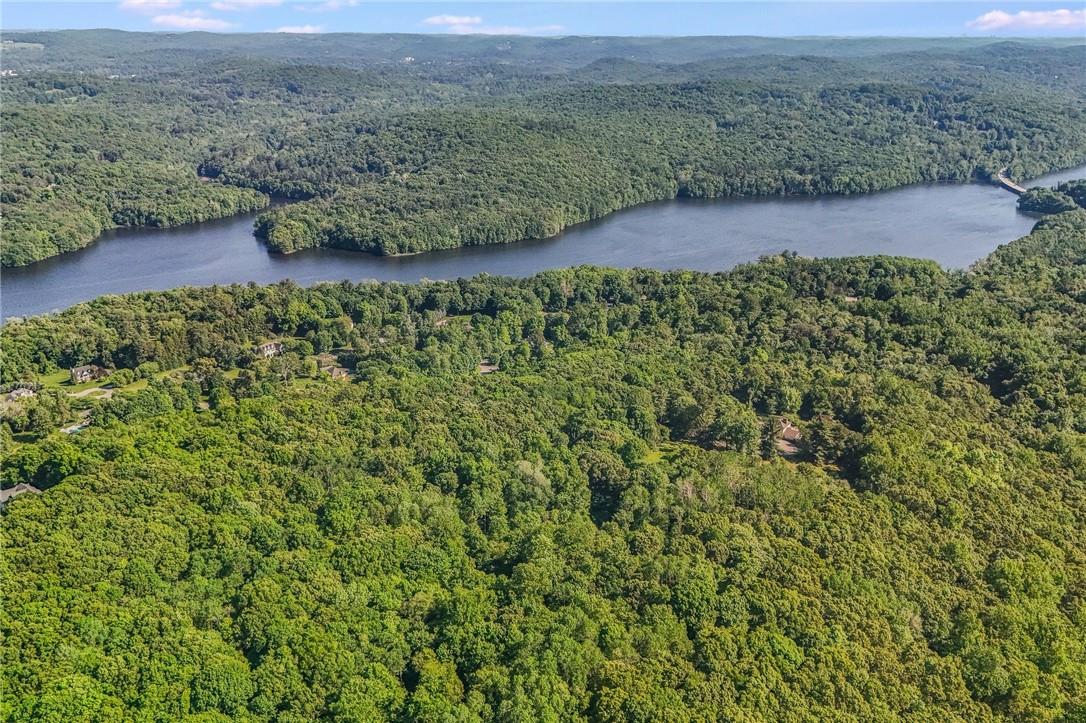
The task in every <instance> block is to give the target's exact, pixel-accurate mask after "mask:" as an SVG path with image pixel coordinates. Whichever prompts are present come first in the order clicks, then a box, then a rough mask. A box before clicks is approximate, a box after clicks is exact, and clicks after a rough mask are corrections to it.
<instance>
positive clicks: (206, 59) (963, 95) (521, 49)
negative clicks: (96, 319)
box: [0, 31, 1086, 266]
mask: <svg viewBox="0 0 1086 723" xmlns="http://www.w3.org/2000/svg"><path fill="white" fill-rule="evenodd" d="M4 53H5V65H6V67H7V68H9V69H10V70H11V71H12V72H14V73H16V75H14V76H7V77H4V78H3V80H2V86H0V90H2V97H0V100H2V101H3V103H2V106H3V107H2V109H0V114H2V117H0V124H2V128H3V130H4V132H5V133H4V154H3V161H2V164H3V165H2V170H3V174H2V188H0V203H2V206H3V214H4V221H5V234H4V243H3V247H2V250H0V260H2V263H3V264H4V265H5V266H12V265H22V264H27V263H32V262H34V261H36V260H40V259H43V258H46V257H49V256H52V255H55V254H58V253H62V252H65V251H70V250H73V249H76V248H79V247H81V246H85V245H86V244H88V243H90V242H91V241H92V240H93V239H94V238H95V237H96V236H97V235H98V234H99V233H100V232H101V231H102V230H104V229H107V228H112V227H116V226H133V225H141V226H145V225H150V226H166V225H175V224H179V223H186V222H190V221H197V220H204V219H210V218H215V217H219V216H224V215H229V214H233V213H237V212H240V211H247V210H253V209H258V208H262V207H263V206H265V205H267V204H268V196H270V195H271V196H276V195H278V196H288V197H290V198H293V199H295V200H298V201H299V202H298V203H295V204H291V205H289V206H284V207H278V208H276V209H274V210H271V211H269V212H268V213H267V214H265V215H264V216H262V217H261V219H260V221H259V223H258V225H257V231H258V233H259V234H260V235H261V236H262V237H264V238H265V239H266V240H267V241H268V244H269V245H270V246H271V248H273V249H276V250H279V251H287V252H289V251H293V250H296V249H299V248H304V247H308V246H335V247H340V248H348V249H359V250H366V251H373V252H377V253H384V254H393V253H411V252H417V251H425V250H430V249H437V248H448V247H454V246H462V245H472V244H486V243H502V242H510V241H516V240H520V239H524V238H536V237H541V236H548V235H552V234H554V233H556V232H558V231H559V230H561V229H562V228H564V227H566V226H568V225H570V224H573V223H577V222H579V221H584V220H588V219H592V218H597V217H599V216H601V215H604V214H607V213H609V212H611V211H614V210H616V209H620V208H624V207H627V206H630V205H634V204H637V203H642V202H645V201H650V200H656V199H664V198H671V197H675V196H677V195H686V196H697V197H710V196H723V195H758V194H783V193H808V194H809V193H862V192H867V191H873V190H877V189H883V188H889V187H893V186H899V185H903V184H907V183H915V182H920V181H953V182H966V181H970V180H982V181H984V180H987V179H988V178H989V177H990V176H991V175H992V174H994V173H995V171H996V170H998V169H1000V168H1003V167H1007V168H1009V171H1010V173H1011V174H1012V175H1013V176H1014V177H1015V178H1020V179H1024V178H1029V177H1034V176H1036V175H1039V174H1041V173H1043V172H1045V171H1048V170H1053V169H1056V168H1063V167H1068V166H1071V165H1074V164H1077V163H1081V162H1082V161H1083V160H1084V159H1086V112H1084V110H1086V84H1084V82H1083V78H1084V77H1086V62H1084V60H1083V54H1082V45H1081V43H1079V44H1073V43H1062V42H1052V43H1039V42H1038V43H1017V42H1016V43H1006V42H990V41H987V42H985V41H978V40H961V41H956V40H949V39H947V40H938V41H922V40H869V39H868V40H865V39H855V40H828V39H809V40H803V39H797V40H781V39H761V38H678V39H645V38H558V39H542V38H516V39H504V38H482V37H480V38H474V37H470V38H469V37H438V36H425V37H423V36H377V35H374V36H370V35H349V34H348V35H339V34H328V35H321V36H319V37H318V36H314V37H283V36H280V37H270V36H268V35H262V36H248V35H242V36H219V35H214V34H203V33H188V34H159V33H151V34H139V33H116V32H113V31H85V32H48V33H46V32H42V33H9V34H7V35H6V36H5V43H4Z"/></svg>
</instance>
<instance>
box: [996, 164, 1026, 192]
mask: <svg viewBox="0 0 1086 723" xmlns="http://www.w3.org/2000/svg"><path fill="white" fill-rule="evenodd" d="M997 178H998V179H999V185H1000V186H1003V188H1005V189H1007V190H1008V191H1010V192H1011V193H1017V194H1018V195H1019V196H1021V195H1022V194H1023V193H1025V192H1026V189H1024V188H1022V187H1021V186H1019V185H1018V184H1017V183H1015V182H1014V181H1012V180H1011V179H1009V178H1007V169H1006V168H1002V169H1000V171H999V175H998V176H997Z"/></svg>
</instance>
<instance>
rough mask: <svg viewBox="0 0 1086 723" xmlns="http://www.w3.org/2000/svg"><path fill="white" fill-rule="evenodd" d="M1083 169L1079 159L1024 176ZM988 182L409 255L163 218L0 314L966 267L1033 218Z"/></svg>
mask: <svg viewBox="0 0 1086 723" xmlns="http://www.w3.org/2000/svg"><path fill="white" fill-rule="evenodd" d="M1082 177H1086V166H1082V167H1079V168H1074V169H1070V170H1067V171H1063V172H1060V173H1055V174H1051V175H1049V176H1044V177H1042V178H1039V179H1034V180H1033V181H1030V183H1029V184H1028V185H1045V186H1047V185H1052V184H1055V183H1058V182H1059V181H1063V180H1068V179H1071V178H1082ZM1015 200H1016V197H1015V196H1014V195H1013V194H1011V193H1009V192H1008V191H1005V190H1003V189H1001V188H998V187H996V186H988V185H979V184H971V185H948V184H930V185H918V186H908V187H906V188H900V189H896V190H893V191H885V192H881V193H874V194H869V195H864V196H819V197H787V198H782V197H773V198H761V199H749V198H748V199H737V198H733V199H718V200H691V199H677V200H674V201H661V202H659V203H651V204H647V205H644V206H638V207H636V208H632V209H627V210H625V211H620V212H618V213H615V214H612V215H610V216H607V217H606V218H603V219H601V220H599V221H592V222H589V223H585V224H580V225H578V226H574V227H572V228H569V229H567V230H566V231H565V232H564V233H562V234H559V235H558V236H555V237H552V238H548V239H542V240H538V241H522V242H519V243H515V244H506V245H498V246H475V247H470V248H462V249H453V250H449V251H434V252H430V253H425V254H419V255H416V256H403V257H382V256H373V255H370V254H364V253H357V252H350V251H337V250H330V249H308V250H306V251H301V252H298V253H295V254H291V255H289V256H284V255H280V254H274V253H270V252H269V251H268V250H267V249H266V247H265V246H264V244H263V243H262V242H260V241H259V240H257V239H256V238H255V237H254V236H253V233H252V230H253V220H254V219H255V218H256V215H257V214H246V215H242V216H235V217H232V218H229V219H222V220H219V221H209V222H207V223H200V224H192V225H189V226H181V227H178V228H172V229H124V230H116V231H110V232H108V233H106V234H103V235H102V236H101V237H100V238H99V239H98V240H97V241H96V242H95V243H94V244H92V245H91V246H88V247H87V248H85V249H82V250H80V251H75V252H72V253H69V254H64V255H62V256H58V257H56V258H52V259H48V260H46V261H41V262H39V263H36V264H32V265H30V266H25V267H21V268H15V269H4V270H3V272H2V273H3V275H2V283H0V288H2V291H0V294H2V295H0V314H2V315H3V317H10V316H25V315H29V314H40V313H43V312H48V311H54V310H60V309H63V308H66V307H68V306H71V305H72V304H76V303H78V302H80V301H86V300H89V299H93V298H94V297H96V296H101V295H103V294H119V293H125V292H130V291H144V290H159V289H170V288H174V287H177V286H208V285H211V284H232V283H244V282H248V281H255V282H257V283H271V282H274V281H279V280H281V279H287V278H289V279H293V280H294V281H296V282H298V283H300V284H307V285H308V284H312V283H316V282H318V281H340V280H343V279H349V280H352V281H364V280H379V281H405V282H413V281H419V280H421V279H453V278H457V277H461V276H474V275H476V274H479V273H483V272H485V273H488V274H493V275H504V276H530V275H532V274H535V273H537V272H539V271H542V270H544V269H551V268H557V267H562V266H576V265H579V264H598V265H601V266H621V267H632V266H644V267H653V268H658V269H676V268H686V269H695V270H700V271H724V270H727V269H730V268H732V267H733V266H735V265H737V264H741V263H745V262H748V261H754V260H756V259H757V258H758V257H760V256H763V255H765V254H773V253H779V252H781V251H786V250H788V251H795V252H797V253H799V254H802V255H804V256H853V255H861V254H862V255H870V254H893V255H899V256H912V257H917V258H926V259H933V260H935V261H937V262H939V263H940V264H942V265H943V266H947V267H952V268H963V267H966V266H968V265H969V264H971V263H972V262H974V261H976V260H977V259H979V258H982V257H984V256H986V255H987V254H988V253H990V252H991V251H992V250H993V249H995V248H996V247H997V246H999V245H1000V244H1003V243H1006V242H1008V241H1012V240H1014V239H1016V238H1018V237H1020V236H1024V235H1025V234H1027V233H1029V230H1030V228H1032V226H1033V223H1034V221H1035V219H1033V218H1030V217H1028V216H1025V215H1022V214H1020V213H1018V212H1017V210H1016V206H1015Z"/></svg>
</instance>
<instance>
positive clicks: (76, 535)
mask: <svg viewBox="0 0 1086 723" xmlns="http://www.w3.org/2000/svg"><path fill="white" fill-rule="evenodd" d="M949 241H950V240H949V239H948V242H949ZM268 340H280V341H281V342H282V343H283V345H284V346H283V353H282V354H280V355H277V356H273V357H271V358H267V359H265V358H255V357H254V353H253V347H254V345H255V344H258V343H261V342H265V341H268ZM1084 342H1086V211H1082V210H1075V211H1070V212H1066V213H1062V214H1059V215H1051V216H1048V217H1046V218H1044V219H1043V220H1041V221H1040V222H1039V223H1038V225H1037V226H1036V228H1035V230H1034V232H1033V233H1032V234H1031V235H1030V236H1028V237H1026V238H1023V239H1020V240H1018V241H1016V242H1013V243H1011V244H1009V245H1007V246H1004V247H1002V248H1000V249H999V250H997V251H996V252H995V253H993V254H992V255H991V256H990V257H989V258H987V259H985V260H984V261H982V262H980V263H979V264H977V265H976V266H975V267H974V268H973V269H971V270H969V271H967V272H949V271H945V270H943V269H941V268H939V267H938V266H937V265H935V264H933V263H931V262H926V261H918V260H909V259H902V258H888V257H871V258H848V259H837V260H832V259H830V260H812V259H803V258H798V257H796V256H794V255H790V254H786V255H782V256H775V257H771V258H766V259H764V260H762V261H761V262H759V263H757V264H753V265H749V266H744V267H740V268H738V269H736V270H734V271H732V272H729V273H725V274H714V275H708V274H700V273H691V272H659V271H648V270H634V271H617V270H608V269H598V268H579V269H570V270H559V271H548V272H545V273H542V274H540V275H538V276H535V277H533V278H529V279H523V280H511V279H502V278H490V277H479V278H475V279H471V280H460V281H456V282H435V283H426V284H420V285H412V286H404V285H398V284H363V285H353V284H348V283H342V284H325V285H320V286H316V287H314V288H309V289H306V288H299V287H297V286H295V285H292V284H289V283H282V284H279V285H275V286H269V287H258V286H252V285H250V286H232V287H217V288H208V289H180V290H175V291H169V292H156V293H144V294H134V295H128V296H123V297H109V298H103V299H99V300H97V301H94V302H91V303H87V304H81V305H79V306H76V307H74V308H72V309H70V310H68V311H65V312H63V313H61V314H57V315H53V316H48V317H36V318H30V319H27V320H23V321H18V322H12V323H9V325H8V326H7V327H6V328H5V333H4V334H3V337H2V339H0V348H2V351H3V361H4V363H3V367H2V368H3V375H4V381H5V382H9V383H11V382H16V381H24V382H34V381H37V382H40V383H43V384H45V385H46V388H43V389H42V390H41V391H40V392H39V394H37V395H36V396H35V397H32V398H29V399H25V400H23V401H20V402H19V403H18V404H19V405H24V406H23V407H22V408H21V409H14V410H13V409H11V408H9V409H8V410H7V413H6V415H5V422H4V425H3V434H4V437H5V439H4V443H5V447H6V448H7V449H8V450H10V451H9V453H8V454H6V455H5V460H4V465H3V475H4V479H5V485H9V484H13V483H15V482H30V483H33V484H35V485H37V486H38V487H39V488H41V489H43V490H44V492H43V493H42V494H40V495H34V494H24V495H22V496H19V497H17V498H15V499H13V500H12V501H11V502H10V503H9V504H8V506H7V508H6V510H5V511H4V513H3V517H2V530H3V536H4V548H5V554H4V556H3V559H2V561H0V574H2V576H3V579H2V589H3V594H4V600H3V606H2V613H0V620H2V630H3V646H4V649H3V658H4V661H5V663H4V668H3V695H2V696H0V706H2V709H3V712H2V716H3V717H4V718H5V719H6V720H12V721H73V720H116V719H137V720H163V721H166V720H169V721H177V720H193V721H196V720H199V721H212V720H252V721H262V720H276V721H309V720H337V721H378V720H395V721H409V720H410V721H448V720H463V721H471V720H479V721H489V720H501V721H567V720H585V719H591V720H597V721H662V720H667V721H711V720H749V721H763V720H764V721H777V720H812V721H814V720H841V721H844V720H863V721H868V720H910V721H912V720H921V721H954V720H957V721H984V720H1001V719H1008V720H1021V721H1074V720H1082V719H1083V718H1084V717H1086V538H1084V535H1086V494H1084V492H1086V490H1084V487H1083V485H1084V482H1086V376H1084V371H1083V370H1084V369H1086V343H1084ZM322 354H329V355H332V358H334V359H335V363H337V364H339V365H342V366H344V367H346V368H349V369H351V370H352V376H351V378H350V379H348V380H332V379H330V378H328V376H327V375H325V374H323V373H322V372H320V371H318V368H317V363H316V359H318V358H320V357H319V356H318V355H322ZM86 363H93V364H98V365H101V366H104V367H108V368H110V369H115V370H117V371H115V372H114V374H115V376H118V377H122V379H121V383H123V384H126V385H127V384H129V383H130V382H131V381H132V380H133V379H134V378H136V377H143V379H142V381H140V382H137V383H136V384H135V385H134V386H133V387H128V386H126V387H123V388H122V389H121V391H118V392H117V393H116V394H114V396H113V397H112V398H111V399H104V398H99V399H96V400H93V401H90V400H88V399H86V398H80V399H77V398H74V397H70V396H68V395H66V394H64V393H62V392H63V390H64V386H63V385H62V386H59V387H49V384H50V382H49V381H48V380H49V379H50V378H52V377H56V376H58V369H59V370H62V371H63V370H64V369H66V368H67V367H69V366H73V365H77V364H86ZM482 372H488V373H482ZM125 389H128V390H129V391H124V390H125ZM58 390H60V391H58ZM69 404H70V405H84V406H86V408H87V411H88V412H89V414H90V416H89V426H88V427H87V428H85V429H83V430H82V431H80V432H78V433H75V434H61V433H59V432H57V431H55V430H56V427H57V426H59V425H60V424H64V423H66V422H67V421H68V419H69V418H70V415H72V414H74V413H75V410H74V409H71V410H69V409H62V408H60V407H61V406H63V405H69ZM781 418H787V419H788V420H789V422H790V423H791V424H792V425H794V426H795V427H797V428H798V430H799V432H800V435H801V436H800V438H799V439H798V440H794V439H793V441H794V442H795V443H794V444H793V445H791V446H789V445H787V444H784V443H783V442H784V440H780V439H778V438H777V436H778V435H776V434H775V433H774V431H775V430H777V429H779V428H780V427H781V424H780V423H779V422H778V420H780V419H781ZM43 420H44V421H43ZM50 424H52V425H53V426H52V428H50Z"/></svg>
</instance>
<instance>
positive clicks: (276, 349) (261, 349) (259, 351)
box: [254, 341, 283, 359]
mask: <svg viewBox="0 0 1086 723" xmlns="http://www.w3.org/2000/svg"><path fill="white" fill-rule="evenodd" d="M254 353H255V354H256V355H257V356H258V357H260V358H261V359H268V358H269V357H273V356H279V355H280V354H282V353H283V342H281V341H269V342H266V343H264V344H261V345H260V346H258V347H256V349H255V351H254Z"/></svg>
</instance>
